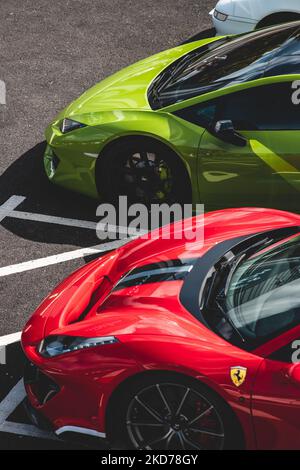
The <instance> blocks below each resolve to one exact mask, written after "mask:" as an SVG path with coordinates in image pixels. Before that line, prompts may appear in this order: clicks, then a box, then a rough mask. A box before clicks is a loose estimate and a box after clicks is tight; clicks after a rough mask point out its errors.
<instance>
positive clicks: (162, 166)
mask: <svg viewBox="0 0 300 470" xmlns="http://www.w3.org/2000/svg"><path fill="white" fill-rule="evenodd" d="M96 173H97V184H98V190H99V193H100V194H101V195H103V197H104V199H105V200H109V201H116V200H117V198H118V196H120V195H122V196H123V195H125V196H127V197H128V200H129V202H131V203H135V202H140V203H144V204H146V205H149V204H161V203H168V204H172V203H175V202H178V203H181V204H183V203H188V202H191V199H192V196H191V185H190V181H189V178H188V176H187V171H186V169H185V167H184V165H183V163H182V162H181V160H180V159H179V157H178V156H177V155H176V154H174V153H173V152H172V151H171V150H169V149H167V148H165V147H164V146H163V145H161V144H160V143H156V142H154V141H153V140H152V139H149V140H148V139H137V140H133V141H131V142H130V141H128V142H126V143H124V142H122V141H120V142H117V143H116V144H114V145H113V146H112V147H109V148H108V149H107V151H105V152H104V153H103V154H102V155H100V157H99V164H98V166H97V169H96Z"/></svg>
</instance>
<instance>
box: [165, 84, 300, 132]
mask: <svg viewBox="0 0 300 470" xmlns="http://www.w3.org/2000/svg"><path fill="white" fill-rule="evenodd" d="M293 92H294V90H293V89H292V82H284V83H275V84H271V85H264V86H258V87H253V88H249V89H247V90H242V91H238V92H235V93H230V94H228V95H225V96H221V97H220V98H216V99H215V100H211V101H209V102H206V103H200V104H197V105H194V106H190V107H188V108H185V109H182V110H179V111H176V112H175V113H174V114H175V115H177V116H179V117H181V118H182V119H185V120H187V121H189V122H192V123H193V124H196V125H199V126H201V127H204V128H206V129H208V130H209V129H211V128H212V127H213V125H214V123H215V122H217V121H221V120H222V121H223V120H224V121H226V120H230V121H232V122H233V125H234V127H235V129H236V130H240V131H260V130H261V131H279V130H300V105H296V104H294V103H293V101H292V94H293Z"/></svg>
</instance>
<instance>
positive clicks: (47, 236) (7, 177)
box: [0, 142, 99, 247]
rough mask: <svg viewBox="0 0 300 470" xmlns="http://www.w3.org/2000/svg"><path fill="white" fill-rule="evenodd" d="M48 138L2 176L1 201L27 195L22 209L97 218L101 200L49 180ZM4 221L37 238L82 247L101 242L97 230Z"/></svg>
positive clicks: (14, 229) (17, 232) (24, 235)
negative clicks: (46, 162)
mask: <svg viewBox="0 0 300 470" xmlns="http://www.w3.org/2000/svg"><path fill="white" fill-rule="evenodd" d="M44 149H45V142H40V143H39V144H37V145H35V146H34V147H33V148H32V149H30V150H28V151H27V152H26V153H24V154H23V155H22V156H21V157H20V158H19V159H18V160H16V161H15V162H14V163H13V164H12V165H11V166H10V167H8V168H7V169H6V171H5V172H4V173H3V174H2V175H1V176H0V205H1V204H3V203H5V202H6V201H7V200H8V199H9V198H10V197H11V196H13V195H17V196H24V197H25V198H26V199H25V201H24V202H23V203H22V204H21V205H20V206H18V207H17V209H16V210H18V211H25V212H31V213H38V214H43V215H50V216H57V217H66V218H71V219H80V220H84V221H96V207H97V205H98V204H99V202H98V201H96V200H93V199H91V198H88V197H85V196H82V195H80V194H76V193H73V192H71V191H67V190H64V189H63V188H60V187H57V186H55V185H53V184H52V183H51V182H49V180H48V178H47V176H46V174H45V172H44V167H43V153H44ZM1 225H2V226H3V227H4V228H5V229H6V230H8V231H10V232H12V233H13V234H15V235H17V236H19V237H22V238H25V239H28V240H32V241H35V242H43V243H55V244H67V245H75V246H80V247H85V246H91V245H95V244H99V239H98V238H97V236H96V233H95V231H94V230H88V229H80V228H74V227H65V226H62V225H53V224H45V223H41V222H31V221H27V220H26V221H25V220H18V219H14V218H9V217H7V218H5V219H4V220H2V222H1Z"/></svg>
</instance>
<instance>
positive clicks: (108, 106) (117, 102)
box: [59, 37, 217, 118]
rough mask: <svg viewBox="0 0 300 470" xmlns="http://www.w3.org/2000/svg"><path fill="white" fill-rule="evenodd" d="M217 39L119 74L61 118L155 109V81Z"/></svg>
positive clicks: (162, 55) (179, 49) (159, 56)
mask: <svg viewBox="0 0 300 470" xmlns="http://www.w3.org/2000/svg"><path fill="white" fill-rule="evenodd" d="M216 39H217V38H215V37H214V38H209V39H205V40H202V41H196V42H192V43H189V44H185V45H182V46H179V47H176V48H174V49H169V50H167V51H164V52H160V53H159V54H156V55H154V56H152V57H149V58H147V59H144V60H141V61H140V62H137V63H135V64H133V65H131V66H129V67H127V68H125V69H123V70H121V71H120V72H117V73H115V74H114V75H112V76H110V77H108V78H106V79H105V80H103V81H101V82H100V83H98V84H97V85H95V86H93V87H92V88H90V89H89V90H87V91H86V92H85V93H84V94H83V95H81V96H80V97H79V98H78V99H76V100H75V101H74V102H73V103H71V104H70V105H69V106H67V107H66V108H65V109H64V111H63V112H62V113H61V114H60V116H59V118H65V117H68V118H72V117H74V116H78V115H83V114H90V113H97V112H99V111H100V112H101V111H112V110H117V109H122V110H125V109H126V110H128V109H144V110H147V109H151V108H150V105H149V102H148V99H147V90H148V88H149V86H150V84H151V83H152V81H153V80H154V78H155V77H157V75H159V74H160V72H162V71H163V70H164V69H165V68H166V67H167V66H168V65H170V64H171V63H172V62H174V61H175V60H177V59H178V58H179V57H181V56H183V55H185V54H186V53H188V52H190V51H192V50H194V49H197V48H198V47H201V46H203V45H205V44H208V43H210V42H213V41H215V40H216Z"/></svg>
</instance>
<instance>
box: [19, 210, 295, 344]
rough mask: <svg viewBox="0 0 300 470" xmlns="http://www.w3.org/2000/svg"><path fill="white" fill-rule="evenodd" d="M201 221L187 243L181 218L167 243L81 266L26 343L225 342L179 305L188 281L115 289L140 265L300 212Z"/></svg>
mask: <svg viewBox="0 0 300 470" xmlns="http://www.w3.org/2000/svg"><path fill="white" fill-rule="evenodd" d="M195 220H196V222H197V225H198V229H199V230H201V228H202V227H203V224H204V225H205V226H204V242H203V241H198V242H194V243H186V240H178V239H175V238H174V237H172V234H174V232H176V231H178V230H182V227H181V223H176V224H174V225H173V226H172V233H171V240H170V239H169V240H162V239H161V238H160V236H159V235H160V231H159V230H158V231H157V232H155V234H154V236H153V237H151V239H143V238H142V239H137V240H134V241H132V242H131V243H129V244H127V245H125V246H124V247H122V248H120V249H118V250H116V251H115V252H113V253H110V254H108V255H106V256H104V257H102V258H100V259H98V260H96V261H93V262H92V263H89V264H88V265H86V266H84V267H82V268H80V269H79V270H77V271H76V272H75V273H74V274H72V275H71V276H70V277H68V278H67V279H66V280H65V281H64V282H62V283H61V284H60V285H59V286H58V287H57V288H56V289H55V290H54V291H53V292H52V293H51V294H50V295H49V296H48V297H47V298H46V299H45V301H44V302H43V303H42V304H41V305H40V306H39V307H38V309H37V310H36V312H35V313H34V314H33V316H32V317H31V319H30V320H29V322H28V323H27V325H26V327H25V329H24V331H23V335H22V343H23V346H25V347H26V346H27V345H28V346H29V345H34V344H36V343H37V342H39V341H40V340H41V339H43V338H44V337H45V336H48V335H52V334H67V335H77V336H87V337H92V336H107V335H115V336H120V335H123V334H124V335H128V334H147V335H150V334H151V335H152V334H153V335H158V334H163V335H172V336H178V337H182V336H185V337H189V336H190V337H195V336H197V338H198V339H199V337H203V336H205V337H207V336H208V338H209V339H210V340H211V339H212V338H214V340H215V341H223V340H221V339H218V338H217V336H216V335H214V334H213V333H211V332H209V331H208V330H207V328H206V327H204V326H203V325H202V324H201V323H200V322H199V321H198V320H196V318H194V317H193V316H192V315H191V314H190V313H189V312H188V311H187V310H185V308H184V307H183V306H182V305H181V303H180V301H179V293H180V290H181V288H182V284H183V281H182V280H176V281H170V282H156V283H147V284H145V285H135V286H131V287H125V288H122V289H121V290H113V291H112V289H113V287H114V286H115V285H116V284H117V282H118V281H119V280H120V278H121V277H122V276H123V275H124V274H125V273H128V272H129V271H131V270H132V269H136V268H137V267H140V266H146V265H148V266H149V265H152V264H154V263H162V262H169V261H170V260H181V261H183V260H191V259H195V258H199V257H201V256H203V254H205V253H206V252H207V251H208V250H209V249H210V248H212V247H213V246H215V245H216V244H217V243H219V242H221V241H225V240H227V239H231V238H232V239H233V238H236V237H240V236H243V235H248V234H249V235H250V234H254V233H258V232H263V231H268V230H272V229H276V228H280V227H288V226H293V225H300V217H299V216H297V215H294V214H289V213H285V212H281V211H275V210H265V209H252V208H249V209H230V210H224V211H217V212H211V213H209V214H206V215H205V216H204V217H202V216H201V217H198V218H197V219H194V221H195ZM190 223H192V220H191V221H190ZM210 336H211V338H210Z"/></svg>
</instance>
